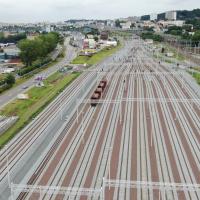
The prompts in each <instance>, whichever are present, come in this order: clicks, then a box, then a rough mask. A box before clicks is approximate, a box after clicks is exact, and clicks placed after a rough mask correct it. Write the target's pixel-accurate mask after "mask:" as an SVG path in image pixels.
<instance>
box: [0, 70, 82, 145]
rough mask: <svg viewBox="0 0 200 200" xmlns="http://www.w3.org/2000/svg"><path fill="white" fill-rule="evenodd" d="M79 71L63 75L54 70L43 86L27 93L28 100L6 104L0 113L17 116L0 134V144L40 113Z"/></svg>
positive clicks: (4, 142) (3, 143)
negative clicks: (10, 125)
mask: <svg viewBox="0 0 200 200" xmlns="http://www.w3.org/2000/svg"><path fill="white" fill-rule="evenodd" d="M79 75H80V73H72V74H69V75H65V74H62V73H59V72H56V73H55V74H53V75H52V76H50V77H49V78H47V79H46V80H45V81H44V85H45V86H44V87H42V88H38V87H34V88H32V89H30V90H29V91H28V92H27V94H28V95H29V99H28V100H15V101H13V102H11V103H9V104H8V105H6V106H5V107H4V108H3V109H2V110H1V111H0V115H5V116H18V117H19V119H18V121H17V122H16V123H15V124H14V125H13V126H12V127H11V128H10V129H8V130H7V131H6V132H5V133H4V134H3V135H1V136H0V146H2V145H5V144H6V143H7V142H8V141H9V140H10V139H11V138H13V137H14V136H15V135H16V134H17V133H18V132H19V131H20V130H21V129H22V128H23V127H24V126H25V125H27V124H28V123H29V122H30V121H31V120H32V119H33V118H34V117H35V116H36V115H37V114H38V113H40V112H41V111H42V110H43V109H44V108H45V107H46V106H47V105H48V104H49V103H50V102H51V101H52V100H53V99H55V97H56V96H57V95H58V94H59V93H60V92H61V91H62V90H64V89H65V88H66V87H67V86H68V85H69V84H70V83H71V82H72V81H73V80H74V79H76V78H77V77H78V76H79Z"/></svg>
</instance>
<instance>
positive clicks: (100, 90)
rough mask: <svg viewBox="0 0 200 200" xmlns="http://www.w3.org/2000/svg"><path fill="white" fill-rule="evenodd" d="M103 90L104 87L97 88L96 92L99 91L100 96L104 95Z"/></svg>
mask: <svg viewBox="0 0 200 200" xmlns="http://www.w3.org/2000/svg"><path fill="white" fill-rule="evenodd" d="M102 92H103V89H102V88H97V89H96V90H95V92H94V93H98V94H100V96H101V95H102Z"/></svg>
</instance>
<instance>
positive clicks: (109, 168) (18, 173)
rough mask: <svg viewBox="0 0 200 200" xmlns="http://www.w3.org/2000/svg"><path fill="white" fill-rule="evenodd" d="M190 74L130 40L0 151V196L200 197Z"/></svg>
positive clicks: (198, 119)
mask: <svg viewBox="0 0 200 200" xmlns="http://www.w3.org/2000/svg"><path fill="white" fill-rule="evenodd" d="M184 73H185V72H180V71H175V70H172V68H170V67H167V65H165V64H163V63H160V62H158V60H156V59H155V58H153V57H152V56H151V55H150V53H149V52H148V49H147V48H146V46H145V45H144V43H143V42H142V41H141V40H139V39H131V40H129V41H125V44H124V47H123V48H122V49H121V50H120V51H118V52H117V53H116V54H114V55H113V56H111V57H109V58H108V59H106V60H105V61H104V62H103V63H101V64H99V65H97V66H93V67H92V68H89V69H88V70H86V71H85V72H83V73H82V75H81V76H80V77H79V78H77V79H76V80H75V81H74V82H73V83H72V84H71V85H70V86H69V87H67V89H66V90H65V91H63V93H61V94H60V95H59V96H58V98H57V99H55V100H54V101H53V102H52V103H51V104H50V105H49V106H48V107H47V108H46V109H45V110H44V111H43V112H42V113H41V114H39V116H38V117H36V118H35V120H33V121H32V122H31V124H30V125H28V126H27V127H26V128H25V129H24V130H23V131H21V132H20V133H19V134H18V135H17V136H16V137H15V138H14V139H13V140H12V141H11V142H10V143H9V144H8V145H7V146H6V147H5V148H3V149H2V151H1V152H0V200H4V199H5V200H7V199H12V200H14V199H17V200H23V199H29V200H37V199H38V200H41V199H43V200H49V199H51V200H79V199H80V200H86V199H91V200H100V199H105V200H114V199H115V200H124V199H126V200H154V199H162V200H173V199H175V200H198V199H200V100H199V99H200V97H199V96H198V95H197V93H196V91H195V90H194V89H193V87H192V85H191V84H190V83H189V82H188V81H187V79H186V77H185V76H184ZM102 80H104V81H105V80H106V84H105V85H104V87H105V88H103V90H102V91H103V92H102V93H101V90H98V91H100V95H97V96H98V97H99V98H97V99H91V97H92V96H93V93H94V91H95V90H96V89H97V87H98V85H99V84H100V81H102ZM94 97H95V95H94ZM9 186H10V187H11V190H10V188H9Z"/></svg>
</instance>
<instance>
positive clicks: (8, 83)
mask: <svg viewBox="0 0 200 200" xmlns="http://www.w3.org/2000/svg"><path fill="white" fill-rule="evenodd" d="M13 84H15V76H13V75H12V74H8V75H7V76H6V77H5V79H3V80H1V81H0V94H1V93H2V92H4V91H6V90H7V89H9V88H11V87H12V86H13Z"/></svg>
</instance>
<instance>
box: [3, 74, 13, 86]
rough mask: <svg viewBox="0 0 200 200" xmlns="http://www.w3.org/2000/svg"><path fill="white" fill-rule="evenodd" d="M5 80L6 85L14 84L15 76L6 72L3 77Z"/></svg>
mask: <svg viewBox="0 0 200 200" xmlns="http://www.w3.org/2000/svg"><path fill="white" fill-rule="evenodd" d="M5 82H6V84H8V85H13V84H15V77H14V76H13V75H12V74H8V75H7V76H6V78H5Z"/></svg>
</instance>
